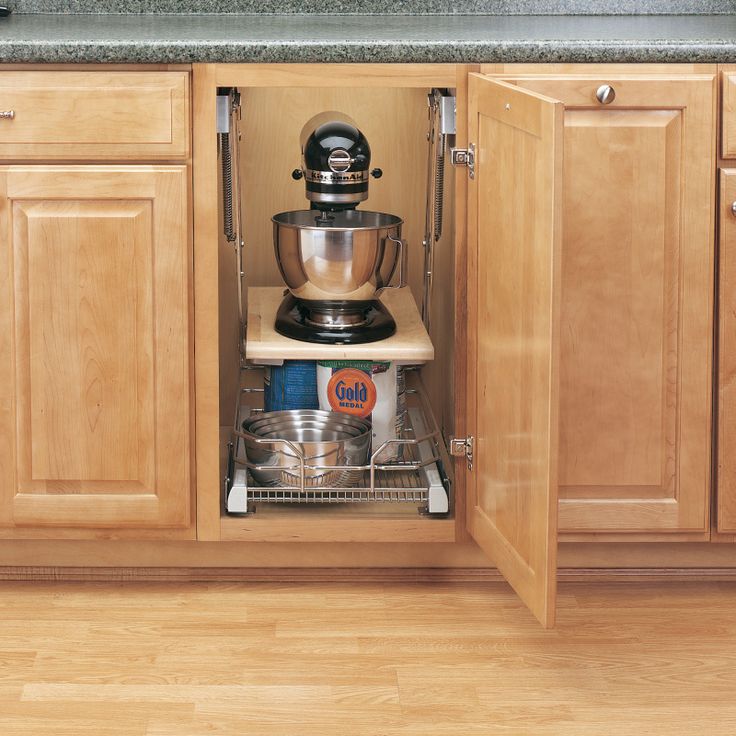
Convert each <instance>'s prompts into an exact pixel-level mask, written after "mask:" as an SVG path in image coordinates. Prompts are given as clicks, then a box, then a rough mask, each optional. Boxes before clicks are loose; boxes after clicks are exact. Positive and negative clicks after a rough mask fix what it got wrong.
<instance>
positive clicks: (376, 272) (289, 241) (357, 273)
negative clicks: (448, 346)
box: [272, 210, 407, 301]
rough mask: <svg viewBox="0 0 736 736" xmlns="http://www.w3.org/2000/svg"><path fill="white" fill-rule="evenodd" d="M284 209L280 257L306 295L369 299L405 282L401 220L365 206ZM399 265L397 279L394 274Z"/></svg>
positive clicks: (277, 221)
mask: <svg viewBox="0 0 736 736" xmlns="http://www.w3.org/2000/svg"><path fill="white" fill-rule="evenodd" d="M320 216H321V215H320V213H319V212H316V211H314V210H296V211H293V212H281V213H280V214H278V215H275V216H274V217H273V218H272V219H273V241H274V248H275V251H276V262H277V263H278V266H279V270H280V271H281V275H282V276H283V278H284V281H285V282H286V285H287V286H288V287H289V291H291V293H292V294H293V295H294V296H295V297H296V298H297V299H302V300H305V301H326V300H328V301H330V300H334V301H338V300H339V301H368V300H370V299H375V298H376V296H378V295H379V294H380V293H381V292H382V291H383V290H384V289H395V288H396V289H397V288H401V287H403V286H405V285H406V258H407V252H406V242H405V241H404V240H402V239H401V225H402V223H403V220H402V219H401V218H400V217H397V216H396V215H389V214H385V213H383V212H367V211H364V210H345V211H343V212H334V213H331V214H330V217H331V218H333V219H331V220H330V221H329V225H319V224H317V218H319V217H320ZM397 271H398V276H397V278H398V283H397V284H392V283H391V280H392V279H393V277H394V275H395V274H396V272H397Z"/></svg>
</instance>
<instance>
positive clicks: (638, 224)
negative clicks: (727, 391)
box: [195, 65, 717, 624]
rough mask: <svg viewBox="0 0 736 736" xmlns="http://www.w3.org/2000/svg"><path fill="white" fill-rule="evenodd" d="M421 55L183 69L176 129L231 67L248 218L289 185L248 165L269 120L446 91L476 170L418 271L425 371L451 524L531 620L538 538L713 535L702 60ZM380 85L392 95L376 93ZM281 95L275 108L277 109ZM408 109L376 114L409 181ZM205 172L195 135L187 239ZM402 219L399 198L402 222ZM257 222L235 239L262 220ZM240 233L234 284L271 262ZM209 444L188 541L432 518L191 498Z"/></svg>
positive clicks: (201, 275)
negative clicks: (441, 315) (560, 62)
mask: <svg viewBox="0 0 736 736" xmlns="http://www.w3.org/2000/svg"><path fill="white" fill-rule="evenodd" d="M432 71H433V74H434V76H433V75H432V74H430V70H427V69H422V68H420V67H412V66H409V67H406V68H405V69H401V70H399V69H398V68H393V67H387V68H386V69H384V70H382V75H379V76H377V75H376V74H373V73H369V72H368V70H367V68H366V67H359V68H357V69H351V68H346V67H341V66H330V67H327V68H321V69H320V74H319V75H315V76H311V75H310V69H309V67H307V66H300V65H295V66H286V67H278V66H277V67H268V66H265V67H260V66H258V65H234V66H230V65H212V66H210V65H203V66H202V67H199V66H197V67H195V95H197V100H196V101H195V140H197V139H200V138H202V139H205V137H206V136H212V137H214V119H213V115H212V109H214V93H215V89H216V88H217V87H222V86H237V87H238V88H239V89H240V90H241V93H243V95H244V97H243V99H244V104H245V108H244V109H245V113H244V116H245V117H247V116H248V114H249V113H248V110H249V109H250V110H253V111H255V112H252V113H251V115H252V116H254V117H256V118H259V119H260V120H261V123H263V124H262V125H261V126H260V127H257V128H254V129H253V130H246V132H245V134H244V140H246V141H248V140H250V141H255V140H257V141H259V143H260V145H259V146H250V145H248V146H247V147H246V148H245V149H244V150H245V151H246V154H245V156H244V158H245V160H246V164H245V165H246V167H250V170H252V171H253V172H256V174H254V175H253V176H254V179H253V183H252V184H251V185H250V187H251V189H250V191H252V192H253V195H252V196H250V197H249V196H248V194H247V193H248V191H249V184H248V182H246V184H245V189H246V197H245V198H244V203H245V209H246V211H248V210H249V209H250V212H251V215H250V216H251V217H252V218H254V219H255V220H257V221H259V222H261V221H262V222H264V223H266V225H268V221H269V219H270V215H271V214H272V213H273V212H275V211H278V209H277V207H278V208H280V209H287V208H289V207H292V208H293V207H299V206H300V204H299V201H298V200H297V202H295V203H290V202H289V203H287V201H286V199H285V197H286V196H287V195H285V194H284V188H283V186H282V185H280V184H279V183H278V182H279V180H278V179H274V180H273V181H272V180H271V179H269V180H268V181H265V182H264V181H263V178H262V175H261V174H262V172H263V171H264V170H265V168H266V166H267V165H272V166H273V170H274V171H281V170H283V171H290V170H291V168H293V165H294V164H295V163H296V162H294V164H292V163H290V162H289V160H287V159H284V160H282V158H283V150H284V147H283V146H281V147H279V145H277V144H278V143H279V140H281V141H283V140H292V139H296V134H295V133H293V131H291V132H287V133H284V130H286V129H287V128H289V126H291V128H293V130H298V127H297V123H296V118H297V117H299V116H301V117H303V118H307V117H309V111H308V110H306V109H304V104H305V103H308V104H312V103H313V102H314V99H315V98H316V99H323V98H324V100H325V104H324V105H323V109H341V108H340V107H337V106H336V105H337V104H340V103H344V104H347V103H346V102H345V101H346V100H347V99H348V98H349V97H350V94H351V92H356V93H357V94H356V96H358V97H360V98H361V100H362V101H363V102H364V101H365V98H366V95H365V94H364V93H363V90H365V89H368V90H369V95H370V94H371V93H372V94H374V95H376V96H381V95H383V96H385V97H386V98H387V99H391V100H392V102H391V104H390V105H389V107H390V109H392V110H394V111H397V110H401V111H408V110H410V109H414V106H417V105H418V104H420V103H419V101H418V100H417V99H416V98H415V95H414V91H415V90H416V89H417V88H419V89H423V90H426V86H427V85H429V86H430V87H431V86H437V87H447V88H450V87H452V88H454V89H456V90H457V111H458V115H457V121H458V127H457V141H456V145H457V146H458V147H459V148H466V147H467V148H468V150H469V151H471V152H473V153H474V157H472V156H471V158H472V161H471V164H472V169H473V170H472V175H469V174H470V172H469V171H468V169H462V170H458V171H457V172H456V175H455V180H454V185H455V186H454V189H453V191H452V193H451V194H450V197H451V199H452V201H453V203H454V212H453V214H452V220H453V221H452V224H451V226H450V227H451V228H452V231H453V238H452V242H451V245H450V247H451V248H453V256H452V258H450V259H449V261H448V263H449V264H450V265H451V266H452V268H451V269H447V270H446V271H444V272H440V271H436V273H437V274H438V275H437V278H438V280H439V281H438V283H439V284H441V286H440V287H438V288H440V289H441V290H442V292H443V294H444V296H445V297H448V295H449V296H450V297H452V301H453V304H454V310H455V311H454V320H453V319H452V316H450V318H449V319H448V318H447V317H445V320H444V322H443V323H442V325H443V326H441V327H440V332H442V333H443V336H444V340H445V342H444V345H445V346H449V345H453V346H454V347H453V353H452V356H451V358H450V360H449V361H447V362H446V363H445V364H444V368H443V369H442V372H444V375H448V374H451V375H454V383H453V385H450V386H448V385H447V384H444V386H445V389H446V391H447V393H449V394H450V396H451V397H452V401H453V402H454V406H455V414H454V426H453V429H454V433H455V434H456V435H457V436H459V437H461V438H462V437H468V438H472V444H471V443H467V444H466V447H472V469H469V468H468V465H470V463H468V464H467V465H466V460H470V458H467V459H466V460H462V459H461V460H458V461H456V463H455V465H454V469H455V479H454V480H455V485H454V490H455V498H454V511H455V521H456V527H455V534H454V540H455V541H457V540H461V539H463V538H464V537H465V535H469V536H470V538H472V539H474V540H475V541H476V542H477V544H478V545H479V546H480V547H481V548H482V549H483V550H485V551H486V552H487V553H488V557H489V559H490V560H491V561H492V563H493V564H494V565H496V566H497V567H498V569H499V570H500V571H501V572H502V573H503V574H504V576H505V577H506V578H507V579H508V580H509V581H510V582H511V583H512V585H513V586H514V587H515V588H516V590H517V591H518V592H519V593H520V595H521V596H522V597H523V599H524V600H525V601H526V602H527V604H528V605H529V606H530V608H531V609H532V610H533V611H534V612H535V614H536V615H537V616H538V617H539V619H540V620H542V621H543V622H544V623H546V624H550V623H551V622H552V621H553V617H554V588H555V577H556V576H555V569H556V557H555V556H556V546H557V541H558V538H562V539H576V540H602V539H607V540H614V539H619V540H620V539H626V538H628V539H636V540H647V541H654V540H661V539H663V538H668V537H669V538H671V539H682V540H685V539H687V540H696V539H700V540H705V539H707V538H708V535H709V524H710V515H709V509H710V502H711V492H710V482H711V478H710V451H711V418H712V412H711V388H712V380H711V370H712V329H713V285H714V280H713V264H714V260H713V221H712V219H713V212H714V184H713V175H714V171H715V156H716V147H715V140H716V115H715V109H716V102H717V95H716V87H715V74H714V73H698V72H697V70H678V71H673V72H671V73H666V70H664V69H661V68H660V71H659V72H657V71H656V70H653V69H651V68H649V69H647V70H646V71H643V72H640V73H636V72H629V71H628V70H624V69H622V68H618V69H616V70H612V69H611V68H607V69H606V70H602V69H598V68H597V67H585V68H575V69H570V70H566V71H564V72H558V73H555V72H554V71H550V72H549V73H544V72H545V71H546V70H543V69H536V70H532V71H530V70H529V69H528V68H527V69H525V70H524V71H523V73H522V72H521V71H520V72H519V73H517V74H514V69H513V68H509V67H504V68H501V69H493V70H489V71H492V74H479V73H477V72H474V71H473V70H471V69H470V68H468V67H459V66H458V67H455V68H454V69H450V68H437V69H434V70H432ZM533 72H534V73H533ZM453 75H455V76H454V79H453ZM397 88H398V89H399V90H402V89H403V90H404V92H402V95H403V97H401V96H400V98H398V99H396V100H394V98H393V97H390V98H389V96H388V93H389V92H391V94H392V95H393V93H394V92H395V91H396V90H397ZM197 90H199V94H198V93H197ZM268 90H271V91H272V92H271V93H269V92H268ZM330 90H335V96H334V99H335V100H336V101H337V102H334V101H333V97H331V96H330V95H331V94H332V93H331V92H330ZM251 91H253V92H251ZM302 93H304V94H302ZM425 94H426V92H425ZM305 95H307V96H306V97H305ZM327 101H329V102H330V104H327ZM402 102H403V104H402ZM249 105H250V107H249ZM417 109H419V108H417ZM197 110H199V111H200V112H199V114H197ZM269 110H272V111H271V112H269ZM277 110H278V111H284V110H289V111H290V113H289V115H288V116H287V115H281V116H280V117H277V116H276V112H275V111H277ZM347 112H348V113H351V110H348V111H347ZM375 114H376V113H372V112H371V111H370V110H369V109H363V110H362V112H361V115H360V116H357V115H356V116H355V117H358V118H359V119H360V120H361V121H362V122H365V124H366V126H367V125H369V124H370V122H371V121H372V117H371V115H375ZM405 114H406V116H407V117H406V119H404V118H402V117H401V116H398V117H396V118H395V119H394V120H393V123H392V126H391V127H390V135H392V136H394V138H396V139H397V140H400V141H402V142H403V151H404V158H403V159H402V160H401V162H400V164H397V166H399V167H404V168H400V169H399V172H400V176H399V178H400V180H402V181H404V182H406V186H405V190H406V189H408V188H410V187H412V186H413V179H415V178H416V176H415V174H414V175H412V172H413V169H412V168H411V167H416V166H417V161H418V160H420V159H419V157H418V156H416V155H414V154H410V153H407V152H409V151H410V150H411V149H410V146H411V141H413V140H415V137H414V136H415V128H416V129H417V130H418V128H417V126H415V125H414V123H412V122H411V121H410V120H409V119H408V117H409V116H410V114H411V113H410V112H406V113H405ZM269 116H272V121H271V124H270V125H269V124H266V123H267V122H268V119H269ZM292 117H293V118H294V120H293V121H292V120H291V118H292ZM264 121H266V122H265V123H264ZM366 121H367V122H366ZM302 122H303V121H302ZM284 126H286V127H284ZM412 126H414V127H412ZM246 127H247V126H246ZM276 129H278V133H276V132H274V131H275V130H276ZM269 135H275V136H276V138H277V139H278V140H275V141H271V140H270V139H269V138H268V136H269ZM385 135H386V136H388V135H389V133H385ZM368 137H369V139H371V140H373V134H370V133H369V134H368ZM416 138H420V136H416ZM407 142H409V143H408V145H407ZM377 148H378V147H377ZM274 152H275V153H274ZM264 157H267V159H264ZM386 158H387V160H389V161H390V162H396V161H397V160H398V159H397V158H396V157H392V156H390V155H389V156H386ZM469 168H470V167H469ZM216 171H217V162H216V159H215V155H214V151H213V150H212V149H210V150H207V149H201V148H200V149H197V148H196V147H195V177H196V179H197V181H199V182H200V183H202V182H204V181H207V177H209V183H208V184H207V186H203V187H202V190H201V194H200V195H198V194H197V193H196V192H195V202H199V204H198V205H195V206H197V207H198V211H199V212H200V213H201V216H200V217H198V218H197V222H198V227H200V228H202V233H203V235H201V236H200V239H201V240H202V242H207V241H211V239H212V238H213V237H214V236H215V233H216V232H217V228H218V222H217V220H218V218H217V212H216V211H215V210H214V208H213V203H212V199H213V195H212V193H213V192H214V191H216V180H215V174H216ZM384 180H386V177H384V179H383V180H382V181H384ZM379 189H380V188H379ZM288 196H291V195H288ZM297 196H299V195H297ZM402 196H406V197H408V196H409V195H408V194H406V195H404V194H403V193H402V192H395V193H394V196H393V198H391V199H389V200H388V204H387V205H382V204H377V203H376V201H375V200H374V199H373V197H374V195H373V194H372V195H371V198H372V201H371V206H372V207H375V208H376V209H379V210H381V209H385V210H386V211H391V210H390V209H389V208H390V207H394V208H396V207H399V206H402V205H401V202H403V200H402V199H401V198H402ZM269 198H270V199H269ZM280 198H281V199H280ZM407 201H408V200H407ZM412 206H413V205H411V204H408V205H407V207H408V208H409V209H411V207H412ZM400 214H402V215H404V214H405V213H403V212H401V213H400ZM247 217H248V215H246V218H247ZM420 217H421V215H420V214H419V213H418V211H417V210H416V209H415V210H413V211H411V217H410V216H408V215H407V216H405V217H404V219H405V220H406V221H407V222H411V221H417V220H418V219H420ZM254 227H255V229H253V228H251V231H250V234H251V242H253V240H254V241H255V242H256V243H260V242H262V241H264V239H268V237H269V236H268V233H267V232H266V231H265V230H264V231H263V232H261V231H260V230H258V228H259V227H260V225H255V226H254ZM254 232H255V237H254V236H253V233H254ZM246 237H247V236H246ZM252 252H254V253H256V255H255V256H254V257H255V259H256V264H255V266H254V265H253V263H252V262H251V265H250V273H251V274H252V273H256V274H260V275H261V276H260V278H261V279H263V280H259V281H255V282H253V283H255V285H272V284H271V283H270V282H269V281H268V279H269V278H270V277H269V276H268V268H269V266H264V265H263V264H262V262H261V261H259V260H258V259H259V258H260V256H259V255H258V254H257V253H260V252H265V251H260V250H259V249H258V248H257V247H252ZM266 257H267V258H269V259H270V258H272V256H271V254H270V253H267V256H266ZM413 258H416V256H413ZM215 265H216V264H215V262H213V259H212V254H211V252H207V253H205V252H204V251H201V252H199V251H198V252H195V273H196V277H197V279H198V281H200V282H201V283H203V284H204V289H205V294H209V293H210V291H211V283H212V279H213V278H214V279H217V274H215V273H214V272H213V267H214V266H215ZM198 266H199V268H198ZM270 268H273V264H271V265H270ZM246 270H248V268H246ZM453 270H454V275H455V278H454V279H450V278H448V277H450V275H451V274H452V273H453ZM220 271H221V272H222V267H221V266H220ZM276 278H278V277H276ZM277 283H278V282H274V284H273V285H277ZM207 298H208V299H209V297H207ZM220 314H221V316H222V315H223V314H225V312H220ZM210 315H211V312H210ZM210 324H211V318H209V319H208V318H207V317H205V316H202V326H203V327H202V329H200V330H198V331H197V341H198V344H199V339H200V335H201V337H202V339H203V340H204V341H205V343H206V344H207V345H209V347H208V348H207V350H206V351H205V352H204V353H202V354H201V359H202V361H207V352H208V351H209V350H212V349H216V347H217V339H216V336H213V334H212V332H211V330H210V329H209V325H210ZM445 328H447V329H445ZM225 349H227V348H225ZM440 359H441V356H440ZM221 360H222V353H221ZM448 369H449V370H448ZM431 370H432V366H427V370H426V371H425V369H423V371H425V372H426V373H429V372H430V371H431ZM200 375H201V376H203V377H204V381H205V383H204V386H205V393H204V394H199V393H198V396H197V404H198V408H197V412H198V417H201V418H202V420H203V422H204V423H206V424H207V425H208V426H209V427H210V428H211V427H212V423H213V420H215V417H216V414H217V408H216V407H215V405H214V402H213V397H217V396H218V395H220V394H221V390H222V387H221V386H219V385H218V381H217V380H216V378H215V377H214V376H212V373H211V370H210V371H203V372H202V373H201V374H200ZM198 380H199V379H198ZM433 399H434V400H435V402H436V401H437V400H438V399H437V397H436V396H433ZM215 421H216V420H215ZM202 426H204V424H202V423H200V422H199V420H198V427H202ZM212 434H213V435H214V432H213V433H212ZM446 439H448V440H449V437H446ZM215 449H216V448H213V447H210V448H207V447H200V446H198V456H199V454H200V453H201V457H202V458H203V460H204V464H202V465H200V464H199V463H198V468H201V467H207V468H209V469H210V471H209V473H208V474H206V475H201V474H198V483H200V484H201V485H200V493H199V499H200V502H201V503H200V505H199V507H198V508H199V513H200V516H199V519H200V522H201V523H200V526H199V533H201V534H202V538H207V539H213V540H214V539H218V538H224V539H227V540H229V541H237V540H241V541H248V540H253V541H259V542H268V541H283V540H285V539H293V540H294V541H308V542H319V541H324V542H334V541H364V542H369V541H370V542H373V543H380V542H382V541H386V542H388V541H390V540H391V539H399V538H406V539H411V540H412V541H417V542H418V541H426V542H428V543H431V542H436V541H438V537H437V534H436V533H435V532H429V531H425V529H427V530H428V529H431V528H432V525H434V524H438V525H439V524H446V522H445V521H444V520H424V521H420V522H417V521H416V520H412V521H411V523H410V524H408V523H407V522H406V521H403V520H401V519H396V518H388V517H387V518H383V519H380V520H379V521H377V520H370V519H366V520H365V521H364V522H361V521H360V520H356V518H354V517H351V518H349V519H348V520H346V519H344V518H340V517H335V516H333V517H332V518H330V517H329V516H324V517H323V518H321V519H320V520H319V523H314V524H313V525H312V527H311V528H312V529H313V532H312V533H310V532H309V531H308V527H309V526H310V523H311V522H310V520H309V518H308V516H307V515H304V514H302V515H299V513H298V511H294V512H293V514H292V515H291V516H288V515H283V516H280V517H279V518H278V520H274V519H273V518H268V516H267V515H263V516H261V518H258V514H256V515H255V516H254V517H252V518H249V519H248V520H246V521H235V520H232V519H227V518H220V517H221V512H220V503H219V499H215V498H211V499H210V500H206V496H207V495H211V494H212V490H208V489H212V488H214V487H215V485H216V483H218V482H219V479H220V475H219V474H217V475H215V474H214V473H213V472H212V469H213V468H214V467H215V462H214V454H215V453H214V450H215ZM208 478H209V479H208ZM213 478H214V479H216V480H214V481H213ZM558 513H559V519H558ZM361 524H362V525H361ZM359 529H360V530H363V529H365V530H370V531H369V532H368V531H366V532H363V531H359ZM435 529H436V527H435ZM558 532H559V534H558ZM444 539H445V540H446V541H453V539H451V538H450V539H448V538H447V537H444Z"/></svg>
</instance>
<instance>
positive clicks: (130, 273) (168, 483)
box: [0, 166, 192, 529]
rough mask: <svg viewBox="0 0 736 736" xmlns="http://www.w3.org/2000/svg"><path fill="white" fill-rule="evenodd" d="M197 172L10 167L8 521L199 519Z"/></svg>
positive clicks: (6, 233)
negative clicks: (193, 219) (195, 456)
mask: <svg viewBox="0 0 736 736" xmlns="http://www.w3.org/2000/svg"><path fill="white" fill-rule="evenodd" d="M187 171H188V170H187V168H186V167H184V166H166V167H165V166H128V167H125V166H108V167H103V166H78V167H73V166H70V167H63V166H33V167H31V166H28V167H20V166H18V167H12V166H9V167H2V168H0V233H2V240H0V243H1V247H0V526H6V527H7V526H16V527H18V526H28V527H54V526H56V527H93V528H97V527H107V528H110V527H115V528H121V529H122V528H125V527H185V526H188V525H189V524H190V523H191V518H192V509H191V487H190V484H191V478H190V474H191V473H190V462H191V450H190V441H191V436H190V435H191V430H190V410H189V405H190V390H191V377H190V350H189V341H190V338H189V329H190V328H189V309H190V306H189V302H190V300H189V278H190V258H191V256H190V224H189V222H190V218H189V214H188V205H187V192H188V184H187V179H188V177H187Z"/></svg>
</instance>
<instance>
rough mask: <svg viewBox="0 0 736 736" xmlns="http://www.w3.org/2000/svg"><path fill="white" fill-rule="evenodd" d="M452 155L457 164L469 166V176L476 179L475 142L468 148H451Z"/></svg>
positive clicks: (453, 161) (454, 162)
mask: <svg viewBox="0 0 736 736" xmlns="http://www.w3.org/2000/svg"><path fill="white" fill-rule="evenodd" d="M450 155H451V157H452V163H453V164H454V165H455V166H467V168H468V176H469V177H470V178H471V179H475V143H471V144H470V145H469V146H468V147H467V148H451V149H450Z"/></svg>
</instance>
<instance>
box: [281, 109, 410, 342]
mask: <svg viewBox="0 0 736 736" xmlns="http://www.w3.org/2000/svg"><path fill="white" fill-rule="evenodd" d="M301 147H302V168H301V169H296V170H295V171H294V172H293V173H292V176H293V178H294V179H297V180H299V179H304V182H305V184H306V196H307V199H308V200H309V201H310V202H311V209H309V210H296V211H292V212H282V213H280V214H278V215H275V216H274V217H273V218H272V220H273V223H274V248H275V252H276V261H277V263H278V266H279V270H280V271H281V275H282V276H283V278H284V281H285V282H286V285H287V286H288V287H289V292H290V293H289V294H288V295H287V296H286V298H285V299H284V301H283V302H282V304H281V306H280V308H279V310H278V313H277V316H276V325H275V327H276V331H277V332H279V333H280V334H282V335H286V336H287V337H292V338H295V339H297V340H302V341H305V342H315V343H322V344H357V343H366V342H374V341H376V340H383V339H385V338H386V337H390V336H391V335H393V334H394V332H395V331H396V322H395V321H394V319H393V317H392V316H391V314H390V313H389V312H388V310H387V309H386V308H385V307H384V306H383V304H381V302H380V301H379V300H378V299H377V297H378V295H379V294H380V293H381V292H382V291H383V290H384V289H393V288H401V287H403V286H405V285H406V281H405V279H406V259H407V249H406V242H405V241H404V240H402V239H401V225H402V223H403V221H402V220H401V218H399V217H397V216H396V215H390V214H385V213H382V212H369V211H363V210H357V209H356V207H357V205H358V204H359V203H360V202H362V201H364V200H365V199H367V198H368V182H369V180H370V177H371V176H373V177H375V178H379V177H380V176H381V175H382V172H381V170H380V169H373V170H370V160H371V151H370V146H369V145H368V141H367V140H366V139H365V136H364V135H363V134H362V133H361V132H360V130H358V128H357V127H356V126H355V124H354V123H353V122H352V121H351V120H350V119H349V118H347V117H346V116H344V115H342V114H341V113H335V112H332V113H321V114H320V115H318V116H316V117H315V118H312V119H311V120H310V121H309V122H308V123H307V124H306V125H305V127H304V129H303V131H302V136H301ZM394 277H396V280H397V281H398V283H395V284H394V283H392V281H393V280H394Z"/></svg>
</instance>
